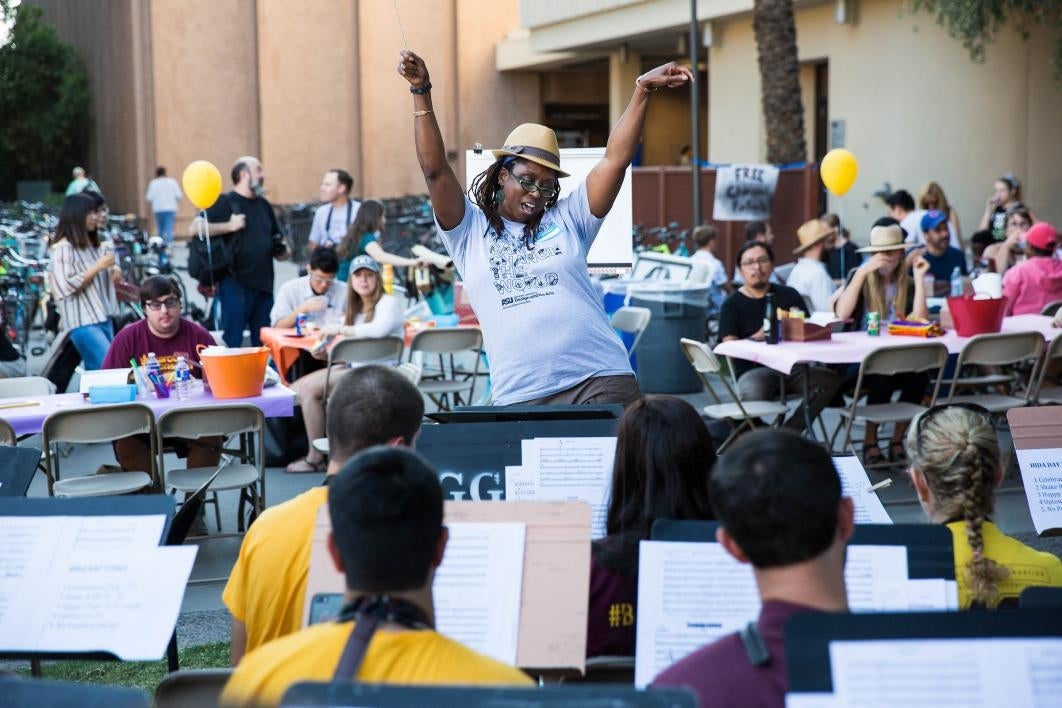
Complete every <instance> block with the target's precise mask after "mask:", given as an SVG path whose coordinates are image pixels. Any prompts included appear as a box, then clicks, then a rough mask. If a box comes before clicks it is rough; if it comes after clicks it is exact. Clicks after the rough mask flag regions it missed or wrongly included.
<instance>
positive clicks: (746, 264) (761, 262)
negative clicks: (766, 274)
mask: <svg viewBox="0 0 1062 708" xmlns="http://www.w3.org/2000/svg"><path fill="white" fill-rule="evenodd" d="M770 262H771V259H770V258H768V257H767V256H760V257H759V258H757V259H756V260H754V261H741V263H739V264H738V265H740V266H741V267H742V268H755V267H757V266H765V265H767V264H768V263H770Z"/></svg>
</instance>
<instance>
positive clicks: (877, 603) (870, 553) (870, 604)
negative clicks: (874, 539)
mask: <svg viewBox="0 0 1062 708" xmlns="http://www.w3.org/2000/svg"><path fill="white" fill-rule="evenodd" d="M908 582H909V581H908V578H907V548H906V546H863V545H860V546H851V545H850V546H848V559H847V561H846V562H845V565H844V584H845V588H846V589H847V590H848V609H849V610H851V611H852V612H889V611H895V612H902V611H904V610H906V609H908V606H907V583H908Z"/></svg>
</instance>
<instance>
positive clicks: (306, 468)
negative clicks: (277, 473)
mask: <svg viewBox="0 0 1062 708" xmlns="http://www.w3.org/2000/svg"><path fill="white" fill-rule="evenodd" d="M324 470H325V461H324V460H321V461H320V462H317V463H314V462H310V458H308V457H303V458H300V459H298V460H295V461H294V462H292V463H291V464H290V465H288V466H287V467H285V468H284V471H285V472H287V473H288V474H305V473H308V472H324Z"/></svg>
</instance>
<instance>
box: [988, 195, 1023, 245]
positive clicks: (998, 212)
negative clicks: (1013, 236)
mask: <svg viewBox="0 0 1062 708" xmlns="http://www.w3.org/2000/svg"><path fill="white" fill-rule="evenodd" d="M1024 208H1025V205H1024V204H1022V203H1021V202H1014V203H1013V204H1011V205H1010V207H1004V206H997V207H996V208H995V209H993V210H992V218H990V219H989V220H988V228H989V229H991V231H992V238H994V239H995V240H997V241H1002V240H1004V239H1005V238H1007V215H1008V214H1010V212H1012V211H1014V210H1015V209H1024Z"/></svg>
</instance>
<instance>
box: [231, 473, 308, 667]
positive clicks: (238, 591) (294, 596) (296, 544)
mask: <svg viewBox="0 0 1062 708" xmlns="http://www.w3.org/2000/svg"><path fill="white" fill-rule="evenodd" d="M327 502H328V487H323V486H322V487H314V488H313V489H311V490H309V491H306V492H303V493H302V494H300V495H299V496H297V497H295V498H294V499H290V500H288V501H286V502H284V503H283V504H278V505H277V506H274V507H270V508H269V509H266V510H265V512H264V513H263V514H262V515H261V516H260V517H258V519H257V520H256V521H255V522H254V523H253V524H252V525H251V528H250V529H248V531H247V535H246V536H244V538H243V544H242V545H241V546H240V555H239V556H238V557H237V558H236V565H234V566H233V568H232V573H231V574H230V575H229V582H228V584H226V585H225V592H224V593H222V595H221V599H222V601H223V602H224V603H225V606H226V607H228V608H229V612H231V613H232V616H233V617H235V618H236V619H238V620H239V621H241V622H243V623H244V624H245V625H246V626H247V651H251V650H252V649H254V648H255V647H257V646H260V645H262V644H265V643H266V642H268V641H270V640H273V639H276V638H277V637H282V636H284V635H285V634H291V633H292V632H297V631H299V629H300V628H301V627H302V611H303V604H304V602H305V599H306V576H307V575H308V574H309V572H310V545H311V543H312V542H313V528H314V524H315V523H316V521H317V511H318V509H320V508H321V505H322V504H326V503H327Z"/></svg>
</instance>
